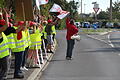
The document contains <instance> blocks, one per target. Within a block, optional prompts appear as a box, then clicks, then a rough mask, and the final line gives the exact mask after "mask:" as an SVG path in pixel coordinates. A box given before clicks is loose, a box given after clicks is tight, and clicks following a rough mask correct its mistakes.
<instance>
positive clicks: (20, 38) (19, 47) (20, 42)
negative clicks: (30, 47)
mask: <svg viewBox="0 0 120 80" xmlns="http://www.w3.org/2000/svg"><path fill="white" fill-rule="evenodd" d="M14 25H15V26H14V29H15V30H16V32H17V33H14V34H13V35H14V39H15V44H16V48H13V49H12V52H13V53H14V55H15V70H14V78H19V79H22V78H24V75H23V74H22V71H21V69H20V68H21V66H22V62H23V56H24V51H25V48H26V46H25V37H24V33H23V31H22V30H23V29H24V22H23V21H19V22H17V23H15V24H14ZM16 26H17V27H16ZM18 33H20V34H18Z"/></svg>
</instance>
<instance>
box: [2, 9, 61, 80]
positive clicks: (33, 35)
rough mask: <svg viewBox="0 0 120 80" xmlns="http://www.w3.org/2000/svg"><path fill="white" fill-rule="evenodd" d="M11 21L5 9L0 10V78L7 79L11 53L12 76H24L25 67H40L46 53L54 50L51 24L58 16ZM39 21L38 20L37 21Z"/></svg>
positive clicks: (54, 23)
mask: <svg viewBox="0 0 120 80" xmlns="http://www.w3.org/2000/svg"><path fill="white" fill-rule="evenodd" d="M37 17H39V18H37V19H40V20H34V21H15V20H14V18H12V17H11V14H9V10H7V9H0V80H7V72H8V70H9V68H10V66H9V65H10V59H11V56H12V57H14V58H15V61H14V78H19V79H22V78H24V75H23V70H28V69H27V68H26V67H39V68H40V67H41V64H43V63H44V62H43V59H47V54H46V53H54V51H53V47H54V40H55V39H54V38H55V35H56V31H55V25H56V23H57V21H58V20H59V19H58V18H54V19H50V18H49V19H45V18H44V17H42V16H41V17H40V16H37ZM39 21H40V22H39Z"/></svg>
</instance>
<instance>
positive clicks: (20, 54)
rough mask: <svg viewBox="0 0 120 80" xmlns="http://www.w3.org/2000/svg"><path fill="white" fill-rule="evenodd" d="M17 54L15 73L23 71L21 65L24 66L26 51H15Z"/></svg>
mask: <svg viewBox="0 0 120 80" xmlns="http://www.w3.org/2000/svg"><path fill="white" fill-rule="evenodd" d="M14 54H15V71H14V75H19V74H20V73H21V70H20V67H21V66H22V62H23V56H24V51H21V52H14Z"/></svg>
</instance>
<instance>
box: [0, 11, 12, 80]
mask: <svg viewBox="0 0 120 80" xmlns="http://www.w3.org/2000/svg"><path fill="white" fill-rule="evenodd" d="M3 11H4V13H5V16H4V18H5V20H4V19H3V18H1V19H0V80H7V71H8V65H9V55H10V52H9V48H13V47H10V46H9V44H11V45H12V42H8V39H7V37H6V35H9V34H11V33H12V31H13V30H14V29H12V28H9V27H8V17H7V15H8V14H7V11H6V9H3Z"/></svg>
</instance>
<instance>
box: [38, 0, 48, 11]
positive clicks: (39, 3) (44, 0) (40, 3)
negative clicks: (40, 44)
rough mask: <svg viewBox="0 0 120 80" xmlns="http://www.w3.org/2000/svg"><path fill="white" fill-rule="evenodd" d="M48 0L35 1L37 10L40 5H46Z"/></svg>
mask: <svg viewBox="0 0 120 80" xmlns="http://www.w3.org/2000/svg"><path fill="white" fill-rule="evenodd" d="M48 1H49V0H36V5H37V7H38V9H39V10H40V7H39V6H40V5H43V4H47V3H48Z"/></svg>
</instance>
